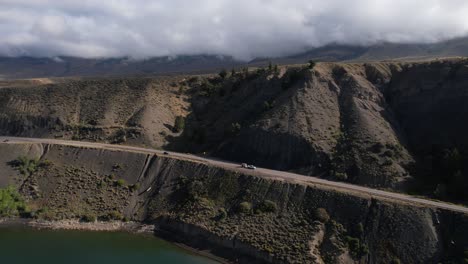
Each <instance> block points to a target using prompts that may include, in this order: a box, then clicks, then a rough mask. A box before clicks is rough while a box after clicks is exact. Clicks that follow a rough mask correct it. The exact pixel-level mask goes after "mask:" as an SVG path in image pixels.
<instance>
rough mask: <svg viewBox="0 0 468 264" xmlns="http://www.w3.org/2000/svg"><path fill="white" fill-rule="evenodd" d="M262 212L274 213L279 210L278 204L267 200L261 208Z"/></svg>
mask: <svg viewBox="0 0 468 264" xmlns="http://www.w3.org/2000/svg"><path fill="white" fill-rule="evenodd" d="M259 209H260V211H261V212H265V213H274V212H276V210H277V209H278V207H277V206H276V203H275V202H273V201H270V200H265V201H264V202H263V203H262V204H261V205H260V207H259Z"/></svg>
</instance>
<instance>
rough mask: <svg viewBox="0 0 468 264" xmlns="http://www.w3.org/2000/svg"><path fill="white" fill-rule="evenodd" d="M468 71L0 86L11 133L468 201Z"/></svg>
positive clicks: (454, 67)
mask: <svg viewBox="0 0 468 264" xmlns="http://www.w3.org/2000/svg"><path fill="white" fill-rule="evenodd" d="M467 66H468V65H467V61H466V60H462V59H458V60H455V59H452V60H437V61H430V62H415V63H412V62H374V63H365V64H362V63H319V64H318V65H316V66H315V67H314V68H313V69H309V68H307V67H306V66H290V67H279V68H278V69H276V68H275V67H272V68H271V69H258V70H251V71H246V70H241V71H237V72H235V73H234V74H232V73H229V74H227V76H226V77H224V78H222V77H219V76H214V75H213V76H210V75H207V76H173V77H160V78H114V79H81V80H79V79H56V80H55V79H52V80H49V81H48V82H53V83H45V84H40V83H35V82H32V83H31V81H30V82H27V81H11V82H4V83H3V84H2V86H3V88H2V89H0V102H1V104H0V113H1V118H0V132H1V134H2V135H15V136H33V137H56V138H64V139H75V140H89V141H100V142H110V143H124V144H133V145H146V146H152V147H155V148H164V149H168V150H175V151H179V152H187V151H188V152H193V153H199V154H203V153H205V154H206V155H212V156H216V157H221V158H224V159H227V160H233V161H238V162H248V163H253V164H256V165H258V166H263V167H268V168H273V169H279V170H290V171H296V172H299V173H301V174H306V175H315V176H320V177H324V178H328V179H332V180H338V181H346V182H351V183H355V184H361V185H367V186H373V187H378V188H389V189H394V190H402V191H411V192H417V193H420V194H425V195H429V196H433V197H436V198H439V199H445V200H455V201H461V202H466V201H467V197H466V194H465V192H464V190H465V189H466V186H467V184H468V181H467V180H466V179H467V177H466V176H465V175H466V174H467V173H468V171H467V168H465V165H464V164H467V163H466V160H467V148H466V147H467V141H466V137H465V136H464V135H466V134H467V132H468V131H467V130H468V127H467V125H466V124H465V123H464V122H462V121H463V120H464V119H466V116H467V114H468V112H467V111H468V109H467V108H466V102H467V97H466V96H467V93H466V87H467V86H466V82H467V81H468V78H467V77H468V70H467V69H468V67H467ZM177 116H180V117H183V120H185V121H184V122H183V123H184V129H183V132H181V131H175V129H174V125H175V119H176V117H177Z"/></svg>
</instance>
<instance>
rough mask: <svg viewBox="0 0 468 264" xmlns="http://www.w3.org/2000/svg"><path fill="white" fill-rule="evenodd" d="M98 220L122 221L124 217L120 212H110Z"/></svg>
mask: <svg viewBox="0 0 468 264" xmlns="http://www.w3.org/2000/svg"><path fill="white" fill-rule="evenodd" d="M99 218H100V219H101V220H103V221H112V220H122V219H123V218H124V217H123V215H122V214H121V213H120V212H118V211H112V212H109V213H108V214H106V215H102V216H100V217H99Z"/></svg>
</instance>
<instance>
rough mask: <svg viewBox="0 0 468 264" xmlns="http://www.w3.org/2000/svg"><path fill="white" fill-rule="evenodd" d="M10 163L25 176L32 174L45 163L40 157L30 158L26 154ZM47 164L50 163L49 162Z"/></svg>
mask: <svg viewBox="0 0 468 264" xmlns="http://www.w3.org/2000/svg"><path fill="white" fill-rule="evenodd" d="M9 164H10V165H12V166H13V167H15V168H17V169H18V170H19V172H20V173H21V174H23V175H25V176H30V175H31V174H33V173H34V172H36V171H37V170H38V168H39V167H41V165H43V164H42V163H41V162H39V160H38V159H30V158H28V157H26V156H20V157H18V158H17V159H16V160H14V161H12V162H10V163H9ZM47 164H49V162H48V163H47Z"/></svg>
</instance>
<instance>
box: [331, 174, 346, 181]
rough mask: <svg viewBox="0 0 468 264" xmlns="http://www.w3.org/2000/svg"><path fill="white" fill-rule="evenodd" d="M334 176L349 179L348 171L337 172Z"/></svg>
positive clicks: (342, 179)
mask: <svg viewBox="0 0 468 264" xmlns="http://www.w3.org/2000/svg"><path fill="white" fill-rule="evenodd" d="M334 176H335V178H336V179H337V180H339V181H346V180H348V174H346V172H335V173H334Z"/></svg>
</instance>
